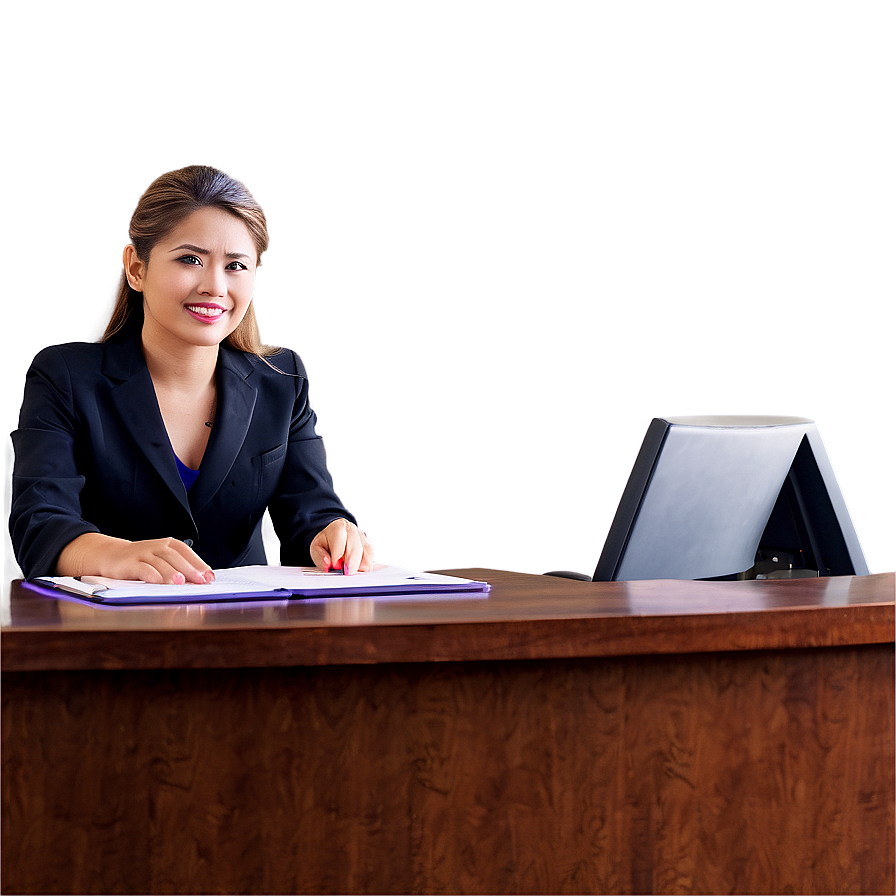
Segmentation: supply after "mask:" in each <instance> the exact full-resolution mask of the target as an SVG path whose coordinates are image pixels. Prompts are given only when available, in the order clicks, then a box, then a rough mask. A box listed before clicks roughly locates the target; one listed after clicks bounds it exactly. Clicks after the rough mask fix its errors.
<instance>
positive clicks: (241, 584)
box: [30, 566, 491, 605]
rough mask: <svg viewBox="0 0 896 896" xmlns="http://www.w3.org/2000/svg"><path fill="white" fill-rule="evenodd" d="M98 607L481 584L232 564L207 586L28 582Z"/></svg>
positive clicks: (60, 579)
mask: <svg viewBox="0 0 896 896" xmlns="http://www.w3.org/2000/svg"><path fill="white" fill-rule="evenodd" d="M30 584H31V585H32V586H37V587H38V588H54V589H57V590H60V591H67V592H69V593H71V594H76V595H78V596H79V597H82V598H85V599H87V600H91V601H95V602H96V603H102V604H110V605H111V604H123V605H125V604H161V603H164V604H168V603H209V602H212V601H226V600H287V599H291V598H309V597H360V596H365V597H375V596H378V595H389V594H418V593H419V594H433V595H437V594H444V593H454V592H464V591H471V592H484V591H488V590H489V589H490V587H491V586H489V585H488V584H487V583H486V582H476V581H473V580H472V579H460V578H456V577H455V576H443V575H439V574H438V573H431V572H414V571H413V570H410V569H401V568H400V567H397V566H377V567H375V568H374V569H373V570H372V571H371V572H359V573H357V574H356V575H353V576H346V575H343V574H342V573H341V572H324V571H323V570H320V569H317V568H316V567H313V566H237V567H233V568H232V569H216V570H215V581H214V582H213V583H212V584H211V585H193V584H187V585H150V584H149V583H147V582H134V581H128V580H125V579H107V578H103V577H100V576H82V577H81V578H77V579H75V578H71V577H70V576H45V577H40V578H35V579H31V580H30Z"/></svg>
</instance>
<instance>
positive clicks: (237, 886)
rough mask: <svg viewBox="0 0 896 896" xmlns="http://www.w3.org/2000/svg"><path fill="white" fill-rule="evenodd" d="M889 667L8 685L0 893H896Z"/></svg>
mask: <svg viewBox="0 0 896 896" xmlns="http://www.w3.org/2000/svg"><path fill="white" fill-rule="evenodd" d="M893 681H894V667H893V650H892V645H890V646H887V645H857V646H845V647H829V648H816V649H797V650H774V651H762V650H760V651H738V652H727V653H697V654H693V655H658V656H622V657H602V658H588V659H546V660H545V659H542V660H527V661H514V662H507V661H495V662H457V663H438V664H434V663H415V664H379V665H354V666H352V665H345V666H331V667H305V668H254V669H183V670H142V671H141V670H133V671H108V670H97V671H75V672H72V671H67V672H53V671H50V672H10V673H7V674H5V675H4V680H3V695H2V697H3V716H2V732H3V750H2V763H3V775H2V798H3V817H2V824H3V865H2V874H3V880H2V886H3V892H5V893H16V892H30V893H55V892H66V893H109V892H114V893H293V892H295V893H299V892H314V893H604V892H606V893H729V892H738V893H787V892H791V893H892V892H893V889H894V877H893V865H894V854H893V852H894V851H893V843H894V822H893V794H894V764H893V762H894V730H893V705H894V689H893Z"/></svg>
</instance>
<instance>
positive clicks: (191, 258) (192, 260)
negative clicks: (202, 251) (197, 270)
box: [177, 255, 202, 265]
mask: <svg viewBox="0 0 896 896" xmlns="http://www.w3.org/2000/svg"><path fill="white" fill-rule="evenodd" d="M177 260H178V261H180V262H183V263H184V264H198V265H201V264H202V262H201V261H200V260H199V259H198V258H197V257H196V256H195V255H181V257H180V258H178V259H177Z"/></svg>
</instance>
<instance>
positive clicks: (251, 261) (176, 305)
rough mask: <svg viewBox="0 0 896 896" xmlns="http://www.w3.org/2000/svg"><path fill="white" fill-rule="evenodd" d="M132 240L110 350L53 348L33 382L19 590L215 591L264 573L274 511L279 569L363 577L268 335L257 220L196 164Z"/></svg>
mask: <svg viewBox="0 0 896 896" xmlns="http://www.w3.org/2000/svg"><path fill="white" fill-rule="evenodd" d="M130 237H131V242H130V243H129V244H128V246H126V247H125V250H124V256H123V261H124V271H123V272H122V278H121V286H120V289H119V295H118V300H117V302H116V305H115V308H114V311H113V313H112V318H111V320H110V321H109V325H108V326H107V328H106V333H105V335H104V337H103V340H102V341H101V342H100V343H90V344H88V343H70V344H67V345H60V346H51V347H50V348H48V349H44V350H43V351H42V352H40V353H39V354H38V356H37V357H36V358H35V360H34V362H33V364H32V365H31V368H30V370H29V371H28V377H27V380H26V385H25V397H24V401H23V403H22V410H21V414H20V417H19V427H18V429H17V430H16V432H14V433H13V446H14V448H15V453H16V461H15V468H14V471H13V495H12V509H11V513H10V533H11V535H12V541H13V546H14V548H15V551H16V556H17V559H18V561H19V564H20V566H21V568H22V570H23V572H24V573H25V575H26V576H35V575H47V574H52V573H56V574H59V575H73V576H79V575H105V576H112V577H115V578H128V579H143V580H145V581H148V582H153V583H162V582H170V583H183V582H187V581H189V582H193V583H196V584H202V583H207V582H211V581H213V579H214V573H213V572H212V568H213V567H216V568H220V567H227V566H240V565H248V564H258V563H265V562H266V557H265V553H264V547H263V544H262V539H261V520H262V517H263V515H264V512H265V510H266V509H269V510H270V513H271V519H272V521H273V523H274V527H275V529H276V531H277V534H278V536H279V538H280V544H281V556H280V560H281V563H284V564H295V565H306V564H307V563H309V562H314V563H315V564H316V565H318V566H320V567H322V568H324V569H330V568H336V569H344V571H345V572H347V573H355V572H359V571H360V572H363V571H366V570H368V569H370V567H371V565H372V560H373V548H372V546H371V545H370V542H369V541H368V540H367V537H366V536H365V535H364V533H363V532H361V531H360V530H359V529H358V527H357V525H356V521H355V519H354V517H352V516H351V514H349V513H348V511H347V510H346V509H345V507H344V506H343V505H342V503H341V501H340V500H339V498H338V497H337V496H336V493H335V492H334V490H333V483H332V480H331V478H330V475H329V473H328V471H327V467H326V457H325V454H324V449H323V444H322V443H321V440H320V438H319V437H318V436H317V434H316V432H315V421H316V417H315V414H314V411H313V410H312V409H311V407H310V405H309V403H308V384H307V379H306V377H305V370H304V367H303V366H302V362H301V360H300V359H299V358H298V356H297V355H296V354H295V353H294V352H291V351H288V350H285V349H279V348H273V347H271V346H265V345H262V343H261V339H260V337H259V333H258V325H257V323H256V319H255V313H254V310H253V304H252V301H253V299H252V297H253V291H254V286H255V272H256V269H257V267H258V265H259V263H260V261H261V255H262V253H263V252H264V251H265V249H266V248H267V244H268V234H267V225H266V222H265V217H264V213H263V212H262V210H261V207H260V206H259V205H258V203H257V202H256V201H255V199H254V198H253V197H252V195H251V194H250V193H249V191H248V190H247V189H246V188H245V186H243V184H241V183H240V182H239V181H235V180H233V179H232V178H230V177H228V176H227V175H226V174H224V173H223V172H221V171H217V170H216V169H214V168H208V167H204V166H191V167H188V168H183V169H180V170H178V171H172V172H170V173H168V174H165V175H162V177H160V178H158V179H157V180H156V181H155V182H154V183H153V184H152V185H151V186H150V187H149V189H148V190H147V191H146V193H144V195H143V197H142V198H141V200H140V202H139V204H138V206H137V209H136V211H135V212H134V215H133V217H132V219H131V226H130Z"/></svg>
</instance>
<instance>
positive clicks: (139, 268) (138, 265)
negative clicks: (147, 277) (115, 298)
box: [122, 244, 146, 292]
mask: <svg viewBox="0 0 896 896" xmlns="http://www.w3.org/2000/svg"><path fill="white" fill-rule="evenodd" d="M122 261H123V262H124V274H125V277H127V278H128V286H130V287H131V289H133V290H136V291H137V292H143V275H144V273H145V271H146V265H145V264H144V263H143V262H142V261H141V260H140V259H139V258H138V257H137V250H136V249H135V248H134V247H133V246H132V245H131V244H128V245H127V246H125V247H124V253H123V255H122Z"/></svg>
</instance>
